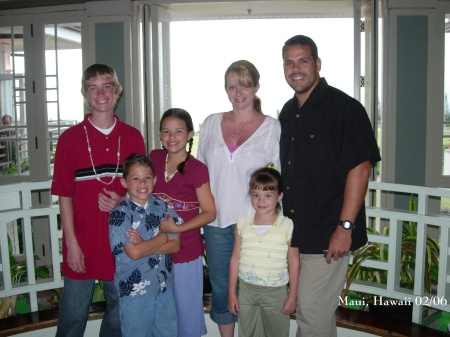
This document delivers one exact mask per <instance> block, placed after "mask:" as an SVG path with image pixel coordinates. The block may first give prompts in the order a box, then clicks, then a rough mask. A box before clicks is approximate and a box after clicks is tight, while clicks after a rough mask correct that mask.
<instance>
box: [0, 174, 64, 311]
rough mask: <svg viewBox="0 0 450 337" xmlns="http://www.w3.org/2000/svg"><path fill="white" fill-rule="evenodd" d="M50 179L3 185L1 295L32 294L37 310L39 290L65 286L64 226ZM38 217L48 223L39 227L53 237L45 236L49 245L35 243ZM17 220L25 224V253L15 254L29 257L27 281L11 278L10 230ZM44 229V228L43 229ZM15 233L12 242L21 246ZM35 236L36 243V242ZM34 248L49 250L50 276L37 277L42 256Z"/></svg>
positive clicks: (0, 202)
mask: <svg viewBox="0 0 450 337" xmlns="http://www.w3.org/2000/svg"><path fill="white" fill-rule="evenodd" d="M50 185H51V182H50V181H47V182H39V183H21V184H12V185H5V186H1V187H0V252H1V260H0V298H4V297H8V296H15V295H19V294H22V295H24V294H25V295H27V294H28V295H29V304H30V309H31V311H37V310H38V293H39V292H41V291H45V290H50V289H57V288H61V287H63V280H62V276H61V268H60V264H61V262H62V256H61V253H60V240H61V237H62V230H61V229H58V215H59V207H58V205H52V202H51V196H50ZM42 199H46V200H48V202H47V205H46V206H42ZM36 219H39V220H40V221H41V222H42V219H44V220H46V221H45V222H47V225H44V226H42V228H40V229H41V230H43V231H44V233H45V234H46V235H47V236H49V237H50V240H49V241H48V240H45V241H44V242H46V243H47V247H40V245H39V247H36V243H37V242H42V240H41V241H39V238H37V234H36V233H32V228H33V226H32V222H33V221H34V220H36ZM17 223H21V224H23V226H20V225H19V226H20V227H22V235H21V236H22V238H23V254H18V255H13V257H14V258H15V259H16V260H23V259H25V260H26V269H27V270H26V274H27V282H25V283H20V284H17V283H14V282H13V279H12V275H11V274H12V273H11V266H10V252H9V249H10V248H9V247H8V246H9V245H8V230H9V231H10V232H11V225H12V226H13V227H15V228H13V229H12V230H13V231H14V232H16V231H17V227H18V225H17ZM41 232H42V231H41ZM11 236H14V235H11V233H10V236H9V239H11V242H12V244H13V245H14V246H15V247H16V250H18V247H17V245H18V242H16V241H17V240H14V237H11ZM33 240H34V243H33ZM33 246H34V248H42V249H44V250H45V251H46V255H47V256H48V254H50V256H51V258H50V259H49V260H50V261H51V262H50V264H48V265H47V266H46V267H48V270H50V273H51V278H48V279H38V280H36V278H35V267H36V263H39V260H35V254H36V252H35V251H34V250H33Z"/></svg>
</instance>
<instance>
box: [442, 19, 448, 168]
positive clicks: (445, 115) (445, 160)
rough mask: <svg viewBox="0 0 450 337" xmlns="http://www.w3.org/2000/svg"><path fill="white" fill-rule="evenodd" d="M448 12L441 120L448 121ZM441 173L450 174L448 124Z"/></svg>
mask: <svg viewBox="0 0 450 337" xmlns="http://www.w3.org/2000/svg"><path fill="white" fill-rule="evenodd" d="M449 58H450V14H446V16H445V55H444V60H445V61H444V62H445V63H444V74H445V75H444V104H443V121H444V123H449V122H450V102H449V99H450V97H449V96H450V78H449V77H450V60H449ZM443 137H444V138H443V146H442V147H443V155H442V174H443V175H450V124H444V128H443Z"/></svg>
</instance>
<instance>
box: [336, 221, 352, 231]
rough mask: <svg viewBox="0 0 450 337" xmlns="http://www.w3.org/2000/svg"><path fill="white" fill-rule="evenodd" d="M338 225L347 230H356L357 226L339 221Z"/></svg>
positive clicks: (349, 222)
mask: <svg viewBox="0 0 450 337" xmlns="http://www.w3.org/2000/svg"><path fill="white" fill-rule="evenodd" d="M338 225H339V226H341V227H342V228H344V229H346V230H350V229H355V227H356V226H355V224H354V223H352V222H351V221H349V220H339V222H338Z"/></svg>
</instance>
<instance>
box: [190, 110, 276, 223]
mask: <svg viewBox="0 0 450 337" xmlns="http://www.w3.org/2000/svg"><path fill="white" fill-rule="evenodd" d="M222 116H223V113H215V114H212V115H210V116H208V117H207V118H206V119H205V121H204V122H203V124H202V125H201V127H200V138H199V146H198V159H199V160H200V161H202V162H203V163H205V164H206V166H207V167H208V172H209V179H210V185H211V192H212V194H213V196H214V199H215V203H216V209H217V217H216V220H215V221H213V222H212V223H210V224H209V226H214V227H220V228H225V227H228V226H230V225H232V224H235V223H236V222H237V219H238V217H239V216H243V215H246V214H250V213H252V212H253V211H254V210H253V209H252V205H251V202H250V195H249V190H248V183H249V180H250V176H251V175H252V174H253V172H254V171H256V170H257V169H260V168H262V167H265V166H267V164H268V163H270V162H272V163H274V164H275V166H276V167H277V168H278V169H279V168H280V133H281V127H280V122H279V121H278V120H277V119H275V118H273V117H270V116H266V118H265V120H264V122H263V123H262V124H261V125H260V126H259V128H258V129H257V130H256V131H255V132H254V133H253V135H252V136H251V137H250V138H249V139H247V141H246V142H245V143H243V144H242V145H240V146H239V148H237V149H236V150H235V151H234V152H233V153H231V152H230V151H229V150H228V147H227V144H226V143H225V141H224V139H223V136H222V128H221V126H220V124H221V121H222Z"/></svg>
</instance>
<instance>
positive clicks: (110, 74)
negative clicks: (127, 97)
mask: <svg viewBox="0 0 450 337" xmlns="http://www.w3.org/2000/svg"><path fill="white" fill-rule="evenodd" d="M97 76H100V77H103V78H105V79H108V80H111V82H112V84H113V85H114V87H115V88H116V91H115V94H116V95H115V98H116V100H115V101H114V105H116V103H117V100H118V99H119V97H120V94H121V93H122V86H121V85H120V83H119V79H118V78H117V73H116V71H115V70H114V68H112V67H110V66H108V65H106V64H97V63H96V64H93V65H91V66H90V67H88V68H87V69H86V70H85V71H84V72H83V76H82V78H81V94H82V95H83V98H84V104H85V105H86V106H87V107H88V108H91V104H90V102H89V100H88V99H87V86H86V82H87V81H88V80H90V79H91V78H95V77H97Z"/></svg>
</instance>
